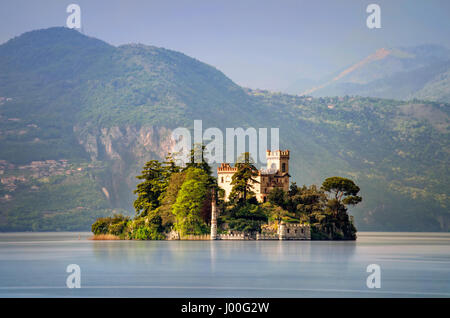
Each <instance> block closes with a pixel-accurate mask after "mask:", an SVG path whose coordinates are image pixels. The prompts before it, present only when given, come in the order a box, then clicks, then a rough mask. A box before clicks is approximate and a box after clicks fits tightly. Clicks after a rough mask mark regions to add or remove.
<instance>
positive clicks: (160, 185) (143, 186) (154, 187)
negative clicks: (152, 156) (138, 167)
mask: <svg viewBox="0 0 450 318" xmlns="http://www.w3.org/2000/svg"><path fill="white" fill-rule="evenodd" d="M141 173H142V175H140V176H137V177H136V178H137V179H139V180H144V181H143V182H141V183H139V184H138V185H137V188H136V190H134V194H137V195H138V197H137V199H136V200H135V201H134V209H135V210H136V215H138V216H139V215H140V216H144V215H147V214H148V212H149V211H151V210H153V209H156V208H157V207H159V206H160V204H161V203H160V196H161V194H162V193H164V191H165V189H166V187H167V181H168V180H167V179H168V174H167V171H166V169H164V167H163V166H162V165H161V163H160V162H159V161H158V160H150V161H149V162H147V163H146V164H145V166H144V168H143V170H142V172H141Z"/></svg>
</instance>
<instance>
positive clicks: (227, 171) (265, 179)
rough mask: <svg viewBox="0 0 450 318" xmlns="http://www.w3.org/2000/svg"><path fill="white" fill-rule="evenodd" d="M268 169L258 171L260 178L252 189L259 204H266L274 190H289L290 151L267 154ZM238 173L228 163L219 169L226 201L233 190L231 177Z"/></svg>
mask: <svg viewBox="0 0 450 318" xmlns="http://www.w3.org/2000/svg"><path fill="white" fill-rule="evenodd" d="M266 160H267V168H266V169H261V170H258V176H257V177H256V178H255V180H256V181H257V182H258V183H253V184H252V188H253V192H255V195H256V199H257V200H258V201H259V202H266V201H267V195H268V194H269V192H270V191H271V190H272V189H275V188H281V189H283V190H284V191H288V190H289V177H290V175H289V150H275V151H270V150H267V152H266ZM236 171H237V168H236V167H231V166H230V164H228V163H222V164H221V165H220V166H219V167H218V168H217V178H218V184H219V187H221V188H222V189H223V190H225V200H228V197H229V195H230V192H231V189H232V188H233V186H232V185H231V177H232V176H233V174H234V173H235V172H236Z"/></svg>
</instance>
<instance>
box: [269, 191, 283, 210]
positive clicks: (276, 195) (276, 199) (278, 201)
mask: <svg viewBox="0 0 450 318" xmlns="http://www.w3.org/2000/svg"><path fill="white" fill-rule="evenodd" d="M267 199H268V201H269V202H270V203H272V204H274V205H277V206H279V207H281V208H282V209H285V208H286V193H285V192H284V191H283V189H281V188H274V189H272V190H270V192H269V194H268V195H267Z"/></svg>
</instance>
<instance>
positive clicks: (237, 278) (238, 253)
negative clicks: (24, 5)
mask: <svg viewBox="0 0 450 318" xmlns="http://www.w3.org/2000/svg"><path fill="white" fill-rule="evenodd" d="M88 236H89V235H86V234H82V235H81V240H78V233H76V234H75V233H66V234H64V233H45V234H41V233H37V234H0V296H2V295H3V296H5V295H6V296H8V295H17V294H18V293H19V291H18V290H17V291H16V292H15V291H14V290H16V289H12V290H8V286H12V287H14V286H15V287H18V286H44V287H45V288H47V287H51V288H49V289H45V292H44V291H36V290H35V289H33V290H35V293H36V295H37V296H43V295H53V296H55V295H56V296H57V295H60V294H58V293H62V294H61V295H65V293H66V291H62V290H58V289H55V287H58V288H64V287H65V279H66V273H65V267H66V266H67V265H68V264H72V263H74V264H78V265H80V267H81V270H82V277H83V278H82V286H85V289H83V288H82V290H81V291H76V292H77V293H79V294H80V296H114V297H117V296H126V297H170V296H171V297H186V296H189V297H208V296H218V297H230V296H241V297H315V296H321V297H328V296H332V297H335V296H355V295H356V296H358V295H359V296H371V295H382V296H395V295H397V296H411V295H413V296H414V295H416V296H417V294H414V293H413V292H412V291H415V292H417V293H419V294H418V295H419V296H420V295H434V296H436V295H437V296H442V295H449V296H450V235H449V234H447V233H442V234H441V233H438V234H436V233H432V234H427V233H420V234H418V233H412V234H405V233H402V234H396V233H363V234H360V236H359V238H358V240H357V241H356V242H351V241H323V242H317V241H313V242H311V241H90V240H88V239H87V238H88ZM372 263H375V264H380V266H381V267H382V270H383V274H382V275H383V276H382V277H383V285H382V286H383V288H382V289H383V290H382V291H379V293H378V294H373V293H372V294H367V293H368V292H371V291H368V290H367V288H366V286H365V281H366V278H367V273H366V267H367V265H368V264H372ZM46 286H47V287H46ZM26 291H27V292H28V290H26ZM20 292H22V293H24V292H23V291H20ZM382 292H384V293H385V294H383V293H382ZM422 293H423V294H422Z"/></svg>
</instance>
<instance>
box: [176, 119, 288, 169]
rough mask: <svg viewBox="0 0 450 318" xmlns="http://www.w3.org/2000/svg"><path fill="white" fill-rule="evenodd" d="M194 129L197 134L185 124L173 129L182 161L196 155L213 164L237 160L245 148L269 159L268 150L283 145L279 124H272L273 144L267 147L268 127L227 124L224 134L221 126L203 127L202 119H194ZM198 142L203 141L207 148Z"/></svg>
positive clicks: (258, 158)
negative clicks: (204, 128) (274, 126)
mask: <svg viewBox="0 0 450 318" xmlns="http://www.w3.org/2000/svg"><path fill="white" fill-rule="evenodd" d="M193 130H194V138H192V135H191V131H190V130H189V129H188V128H185V127H178V128H176V129H175V130H173V132H172V140H173V141H174V142H175V146H174V149H173V152H174V153H175V154H177V158H176V159H177V160H179V161H181V162H182V163H188V162H191V161H192V159H193V160H194V162H195V163H201V162H202V160H205V161H206V162H208V163H209V164H213V163H224V162H227V163H234V162H239V161H240V160H241V158H242V157H240V154H242V153H244V152H248V153H249V154H250V157H251V158H252V159H253V160H254V162H259V163H266V152H267V150H279V146H280V141H279V138H280V136H279V135H280V130H279V128H270V148H268V147H267V144H268V128H258V129H256V128H254V127H248V128H247V129H245V130H244V128H241V127H239V128H226V129H225V134H224V133H223V132H222V130H220V129H219V128H217V127H210V128H208V129H206V130H205V131H203V124H202V121H201V120H194V129H193ZM224 136H225V140H224ZM193 145H194V147H193ZM195 145H202V147H204V149H202V147H196V146H195ZM192 150H194V151H192ZM192 153H194V158H192Z"/></svg>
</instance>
